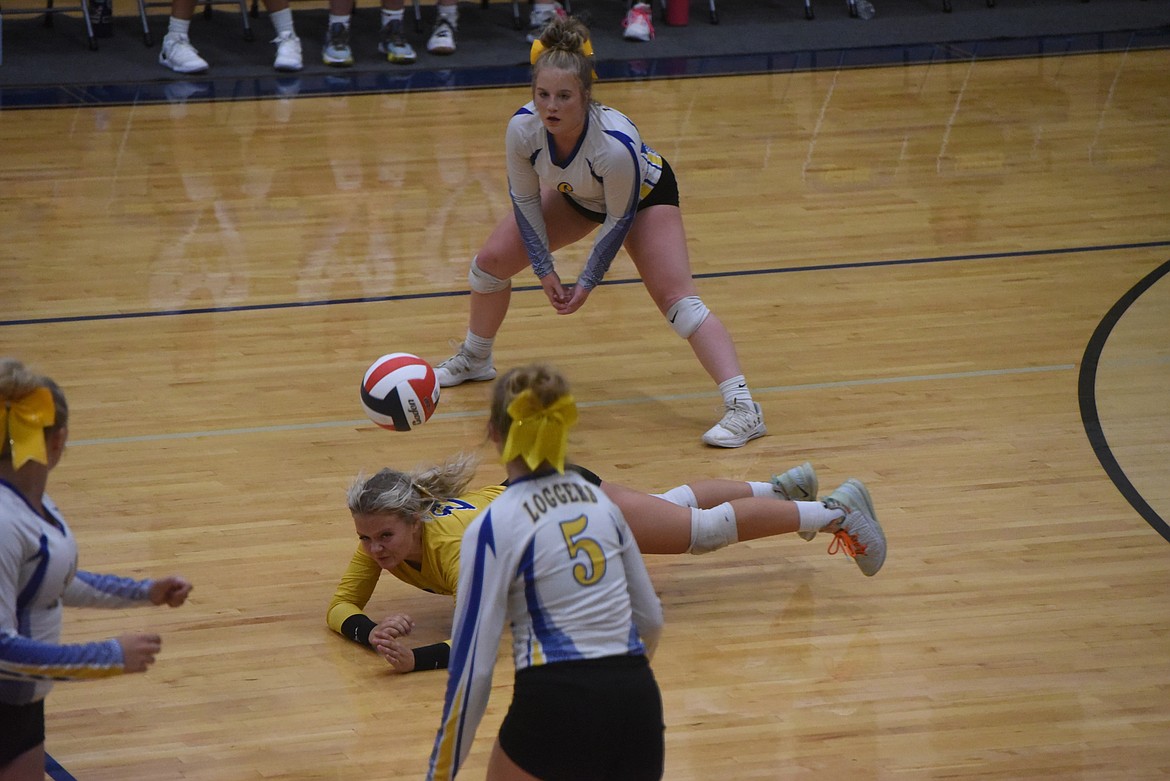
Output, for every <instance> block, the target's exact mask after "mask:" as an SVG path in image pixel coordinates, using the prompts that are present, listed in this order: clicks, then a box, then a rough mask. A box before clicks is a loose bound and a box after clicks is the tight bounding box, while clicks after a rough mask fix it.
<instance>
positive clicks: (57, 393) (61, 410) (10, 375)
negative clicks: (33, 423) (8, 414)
mask: <svg viewBox="0 0 1170 781" xmlns="http://www.w3.org/2000/svg"><path fill="white" fill-rule="evenodd" d="M37 388H48V389H49V392H50V393H52V394H53V406H54V407H55V409H56V417H55V419H54V421H53V425H52V426H49V427H47V428H46V429H45V436H48V435H50V434H53V433H55V432H57V431H60V430H61V429H63V428H65V426H67V425H68V424H69V404H68V403H67V402H66V401H65V394H64V392H62V390H61V388H60V386H58V385H57V383H55V382H53V381H52V380H51V379H49V378H48V377H46V376H44V375H42V374H37V373H36V372H34V371H32V370H30V369H29V368H28V367H26V366H25V365H24V364H23V363H21V362H20V361H18V360H17V359H16V358H0V399H5V400H7V401H18V400H20V399H23V398H24V397H25V396H27V395H28V394H30V393H32V392H33V391H35V390H36V389H37ZM3 413H4V410H3V409H0V414H3ZM11 458H12V449H11V445H10V444H9V442H8V440H7V439H5V440H4V441H3V442H0V459H11Z"/></svg>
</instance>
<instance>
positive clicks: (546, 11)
mask: <svg viewBox="0 0 1170 781" xmlns="http://www.w3.org/2000/svg"><path fill="white" fill-rule="evenodd" d="M556 7H557V4H556V3H533V4H532V10H531V11H529V12H528V18H529V19H545V18H547V17H549V16H551V15H552V14H553V13H555V12H556Z"/></svg>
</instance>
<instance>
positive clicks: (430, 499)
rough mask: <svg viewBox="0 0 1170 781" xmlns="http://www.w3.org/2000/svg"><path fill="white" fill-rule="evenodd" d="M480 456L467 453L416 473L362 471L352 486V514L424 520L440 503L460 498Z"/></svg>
mask: <svg viewBox="0 0 1170 781" xmlns="http://www.w3.org/2000/svg"><path fill="white" fill-rule="evenodd" d="M478 465H479V459H478V458H477V457H476V456H474V455H469V454H466V453H463V454H460V455H457V456H452V457H451V458H449V459H447V460H446V461H444V462H443V463H441V464H436V465H435V466H431V467H428V468H426V469H420V470H417V471H414V472H400V471H398V470H397V469H388V468H387V469H380V470H378V472H377V473H376V474H374V475H373V476H372V477H366V476H365V475H364V474H359V475H358V476H357V478H356V479H355V480H354V481H353V485H351V486H350V487H349V492H348V494H347V496H346V504H348V506H349V511H350V512H351V513H354V514H355V515H356V514H361V515H398V516H401V517H402V518H404V519H407V520H415V521H425V520H427V519H428V518H429V517H430V516H431V513H432V511H433V510H434V507H435V505H436V504H437V503H440V502H444V501H447V500H449V499H454V498H456V497H458V496H459V495H460V494H462V493H463V491H464V490H465V489H466V488H467V486H468V485H470V483H471V481H472V479H473V478H474V477H475V470H476V467H477V466H478Z"/></svg>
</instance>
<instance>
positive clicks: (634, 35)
mask: <svg viewBox="0 0 1170 781" xmlns="http://www.w3.org/2000/svg"><path fill="white" fill-rule="evenodd" d="M622 27H624V28H625V30H626V31H625V32H624V33H622V37H623V38H625V39H626V40H627V41H649V40H650V39H651V38H653V37H654V22H653V20H652V19H651V15H650V4H649V3H634V7H633V8H631V9H630V10H629V13H627V14H626V18H625V19H623V20H622Z"/></svg>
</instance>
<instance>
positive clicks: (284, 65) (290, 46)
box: [272, 32, 305, 71]
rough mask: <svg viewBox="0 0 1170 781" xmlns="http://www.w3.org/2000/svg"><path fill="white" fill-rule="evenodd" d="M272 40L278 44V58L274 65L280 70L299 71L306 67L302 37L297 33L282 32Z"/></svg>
mask: <svg viewBox="0 0 1170 781" xmlns="http://www.w3.org/2000/svg"><path fill="white" fill-rule="evenodd" d="M272 42H273V43H275V44H276V59H275V60H274V61H273V63H272V67H274V68H276V69H277V70H278V71H299V70H300V69H301V68H303V67H305V63H304V61H303V59H302V56H301V39H300V38H298V37H297V34H296V33H293V32H287V33H281V34H280V35H278V36H276V37H275V38H273V39H272Z"/></svg>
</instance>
